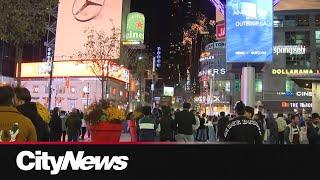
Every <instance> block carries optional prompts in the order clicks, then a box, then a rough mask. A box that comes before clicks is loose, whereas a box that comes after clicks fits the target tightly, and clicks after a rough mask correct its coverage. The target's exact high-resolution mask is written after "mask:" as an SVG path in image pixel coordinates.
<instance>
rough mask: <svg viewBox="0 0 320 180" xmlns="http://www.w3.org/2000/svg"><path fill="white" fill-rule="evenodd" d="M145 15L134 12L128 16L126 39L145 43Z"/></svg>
mask: <svg viewBox="0 0 320 180" xmlns="http://www.w3.org/2000/svg"><path fill="white" fill-rule="evenodd" d="M144 29H145V17H144V15H143V14H141V13H138V12H132V13H130V14H128V17H127V32H126V41H128V42H140V43H144Z"/></svg>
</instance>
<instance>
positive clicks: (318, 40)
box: [315, 31, 320, 48]
mask: <svg viewBox="0 0 320 180" xmlns="http://www.w3.org/2000/svg"><path fill="white" fill-rule="evenodd" d="M315 33H316V47H317V48H320V31H316V32H315Z"/></svg>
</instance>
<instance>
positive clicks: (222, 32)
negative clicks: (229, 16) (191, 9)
mask: <svg viewBox="0 0 320 180" xmlns="http://www.w3.org/2000/svg"><path fill="white" fill-rule="evenodd" d="M216 36H217V39H218V40H220V39H225V37H226V27H225V25H224V23H223V24H217V25H216Z"/></svg>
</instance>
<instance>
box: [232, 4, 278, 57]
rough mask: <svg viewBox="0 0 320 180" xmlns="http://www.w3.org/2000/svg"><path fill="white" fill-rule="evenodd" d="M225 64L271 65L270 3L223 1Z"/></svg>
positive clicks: (271, 25)
mask: <svg viewBox="0 0 320 180" xmlns="http://www.w3.org/2000/svg"><path fill="white" fill-rule="evenodd" d="M226 8H227V11H226V37H227V43H226V44H227V62H231V63H232V62H255V63H259V62H271V61H272V52H273V0H227V6H226Z"/></svg>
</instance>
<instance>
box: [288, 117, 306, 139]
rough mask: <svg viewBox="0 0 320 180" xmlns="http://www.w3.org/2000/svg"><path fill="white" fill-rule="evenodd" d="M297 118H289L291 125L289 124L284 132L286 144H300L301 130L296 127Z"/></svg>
mask: <svg viewBox="0 0 320 180" xmlns="http://www.w3.org/2000/svg"><path fill="white" fill-rule="evenodd" d="M298 123H299V116H298V115H292V116H291V124H289V125H288V126H287V127H286V129H285V131H284V139H285V142H286V144H301V143H302V134H301V129H300V127H299V126H298Z"/></svg>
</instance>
